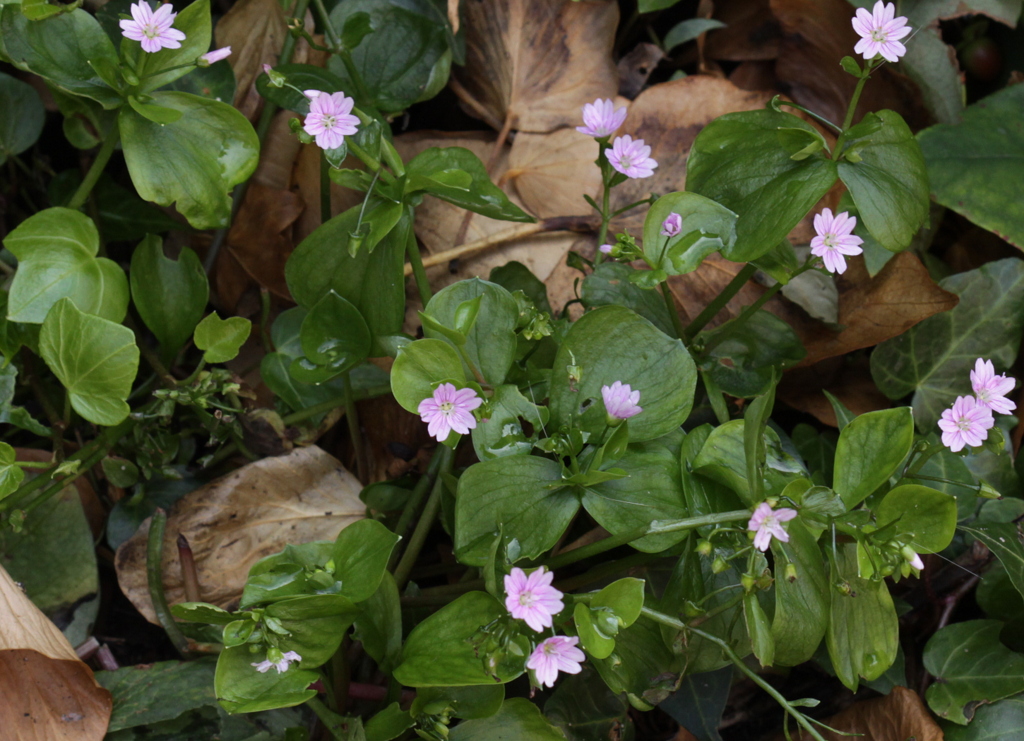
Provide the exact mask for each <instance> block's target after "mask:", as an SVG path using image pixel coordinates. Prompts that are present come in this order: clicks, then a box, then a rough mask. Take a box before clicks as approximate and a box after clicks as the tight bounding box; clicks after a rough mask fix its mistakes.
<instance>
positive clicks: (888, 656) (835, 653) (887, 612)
mask: <svg viewBox="0 0 1024 741" xmlns="http://www.w3.org/2000/svg"><path fill="white" fill-rule="evenodd" d="M831 580H832V582H833V583H835V584H838V583H840V582H842V583H845V584H848V585H849V587H850V589H849V594H843V593H842V592H840V591H839V590H838V589H836V588H835V587H833V588H832V589H831V590H829V591H830V594H831V596H832V606H831V609H830V611H829V621H828V631H827V632H826V634H825V641H826V643H827V644H828V655H829V658H830V659H831V660H832V667H833V668H834V669H835V672H836V676H837V677H838V678H839V681H841V682H842V683H843V684H845V685H846V686H847V687H849V688H850V689H851V690H854V691H856V689H857V685H858V683H859V678H863V679H866V680H868V681H871V680H874V679H878V678H879V677H880V676H882V675H883V674H884V673H885V670H886V669H888V668H889V667H890V666H891V665H892V663H893V661H895V660H896V650H897V649H898V648H899V621H898V619H897V617H896V608H895V607H894V606H893V602H892V596H890V594H889V588H888V587H887V586H886V584H885V581H872V580H870V579H861V578H860V577H858V576H857V546H856V544H854V543H846V544H843V545H841V546H839V548H838V552H837V554H836V561H835V563H834V568H833V571H832V576H831Z"/></svg>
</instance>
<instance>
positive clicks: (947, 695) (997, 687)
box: [924, 620, 1024, 725]
mask: <svg viewBox="0 0 1024 741" xmlns="http://www.w3.org/2000/svg"><path fill="white" fill-rule="evenodd" d="M1002 629H1003V623H1002V621H1001V620H968V621H966V622H963V623H954V624H953V625H947V626H946V627H945V628H943V629H942V630H940V631H938V632H937V633H936V634H935V635H933V636H932V637H931V638H930V639H929V640H928V643H927V645H925V647H924V666H925V669H927V670H928V671H929V672H931V674H932V675H933V676H934V677H935V682H934V683H933V684H932V685H931V686H930V687H929V688H928V691H927V692H926V693H925V699H926V700H927V701H928V707H930V708H931V709H932V712H934V713H935V714H936V715H938V716H940V717H942V718H946V719H947V720H951V721H953V722H954V723H959V724H960V725H967V723H968V722H969V721H970V720H971V718H972V717H973V715H974V708H975V706H976V705H978V704H979V703H980V702H994V701H996V700H1002V699H1003V698H1004V697H1009V696H1010V695H1015V694H1017V693H1018V692H1024V654H1019V653H1017V652H1016V651H1011V650H1009V649H1008V648H1007V647H1006V646H1004V645H1003V644H1002V643H1001V642H1000V640H999V633H1000V631H1001V630H1002Z"/></svg>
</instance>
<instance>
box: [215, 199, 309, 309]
mask: <svg viewBox="0 0 1024 741" xmlns="http://www.w3.org/2000/svg"><path fill="white" fill-rule="evenodd" d="M305 208H306V205H305V203H304V202H303V200H302V196H300V195H299V194H298V193H293V192H292V191H290V190H287V189H280V188H271V187H268V186H266V185H262V184H260V183H256V182H253V183H250V184H249V188H248V189H247V190H246V192H245V200H243V201H242V206H241V208H240V209H239V210H238V215H237V216H236V217H235V219H234V221H233V222H232V224H231V230H230V231H229V232H228V237H227V246H228V249H229V250H231V254H232V255H233V256H234V257H235V259H236V260H237V261H238V263H239V264H240V265H241V266H242V268H244V269H245V272H246V273H248V274H249V275H250V276H251V277H252V279H253V280H255V281H256V282H257V283H258V284H260V285H261V286H263V287H264V288H266V289H267V290H269V291H270V292H271V293H273V294H275V295H276V296H279V297H280V298H283V299H285V300H286V301H290V300H291V294H290V293H289V292H288V285H287V283H285V279H284V265H285V263H286V262H287V261H288V256H289V255H291V253H292V250H293V249H294V245H293V244H292V225H293V224H294V223H295V221H296V220H297V219H298V218H299V216H300V215H301V214H302V212H303V210H304V209H305Z"/></svg>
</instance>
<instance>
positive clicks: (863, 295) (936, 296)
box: [800, 252, 959, 366]
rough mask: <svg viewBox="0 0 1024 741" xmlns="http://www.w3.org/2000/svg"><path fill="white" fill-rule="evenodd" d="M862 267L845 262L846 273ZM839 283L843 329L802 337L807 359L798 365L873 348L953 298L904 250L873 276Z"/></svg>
mask: <svg viewBox="0 0 1024 741" xmlns="http://www.w3.org/2000/svg"><path fill="white" fill-rule="evenodd" d="M862 265H863V261H861V260H858V261H857V262H856V266H853V265H852V261H851V269H850V271H849V272H851V273H856V271H857V270H860V269H862V267H861V266H862ZM863 277H864V278H866V273H864V274H863ZM845 283H846V287H843V286H842V285H841V288H842V290H841V291H840V294H839V324H840V325H841V326H843V330H842V331H840V332H835V331H833V330H831V329H829V328H827V327H826V326H825V325H821V326H820V328H819V330H818V331H815V332H813V333H812V334H806V333H805V334H804V335H803V336H802V339H803V341H804V346H805V347H806V349H807V357H806V358H804V360H803V361H802V362H801V363H800V365H802V366H806V365H812V364H814V363H816V362H818V361H819V360H823V359H825V358H830V357H834V356H837V355H844V354H846V353H848V352H853V351H854V350H859V349H861V348H864V347H872V346H874V345H877V344H878V343H880V342H882V341H884V340H887V339H889V338H890V337H896V336H897V335H900V334H903V333H904V332H906V331H907V330H908V329H910V328H911V327H913V326H914V325H915V324H917V323H918V322H921V321H924V320H925V319H927V318H928V317H930V316H932V315H934V314H938V313H940V312H943V311H949V310H950V309H952V308H953V307H954V306H956V305H957V302H958V300H959V299H958V298H957V296H956V294H953V293H950V292H949V291H944V290H943V289H941V288H939V286H938V284H936V283H935V281H933V280H932V278H931V276H930V275H929V273H928V268H926V267H925V266H924V265H923V264H922V263H921V261H920V260H919V259H918V258H917V257H916V256H915V255H914V254H912V253H910V252H900V253H899V254H897V255H895V256H894V257H893V258H892V259H891V260H889V262H887V263H886V264H885V267H883V268H882V270H881V271H880V272H879V273H878V274H877V275H876V276H875V277H874V278H871V279H868V280H861V281H858V282H856V283H853V282H852V281H849V279H848V280H847V281H845Z"/></svg>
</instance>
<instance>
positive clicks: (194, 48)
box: [128, 0, 231, 103]
mask: <svg viewBox="0 0 1024 741" xmlns="http://www.w3.org/2000/svg"><path fill="white" fill-rule="evenodd" d="M174 28H176V29H178V30H179V31H181V32H182V33H184V34H185V40H184V41H182V42H181V46H180V47H179V48H177V49H161V50H160V51H158V52H156V53H155V54H149V53H147V52H144V51H142V50H141V45H138V46H137V42H133V43H132V46H135V47H136V49H137V52H136V53H138V54H142V55H145V57H146V79H145V80H144V81H143V83H142V85H141V86H140V88H139V90H140V92H142V93H148V92H151V91H153V90H156V89H157V88H161V87H163V86H164V85H168V84H170V83H172V82H174V81H175V80H177V79H178V78H179V77H182V76H183V75H187V74H189V73H190V72H192V71H193V69H194V68H192V69H190V68H189V67H188V66H183V65H192V64H195V62H196V60H197V59H198V58H199V57H200V56H201V55H203V54H205V53H206V52H208V51H210V41H211V37H212V35H213V34H212V32H211V24H210V0H195V2H193V3H190V4H189V5H186V6H185V7H184V8H182V9H181V11H180V12H179V13H178V14H177V16H176V17H175V19H174ZM151 75H152V76H151ZM227 100H229V101H230V100H231V98H227ZM128 102H129V103H131V99H130V98H129V101H128Z"/></svg>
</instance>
